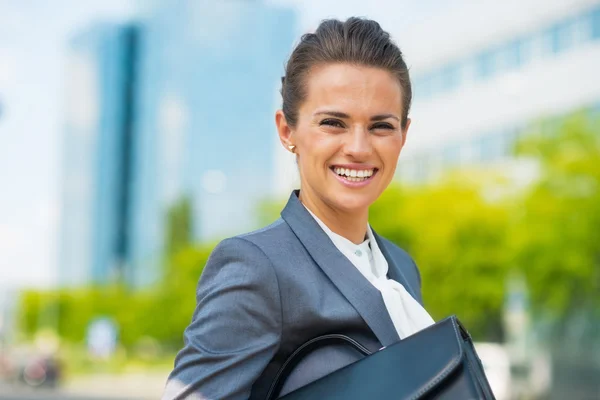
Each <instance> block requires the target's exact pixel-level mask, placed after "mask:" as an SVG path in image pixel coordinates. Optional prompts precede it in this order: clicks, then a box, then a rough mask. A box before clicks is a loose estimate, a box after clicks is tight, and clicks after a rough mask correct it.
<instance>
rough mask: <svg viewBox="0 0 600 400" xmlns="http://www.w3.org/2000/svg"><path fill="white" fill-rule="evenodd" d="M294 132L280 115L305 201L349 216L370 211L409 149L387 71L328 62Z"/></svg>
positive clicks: (395, 85)
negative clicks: (321, 203)
mask: <svg viewBox="0 0 600 400" xmlns="http://www.w3.org/2000/svg"><path fill="white" fill-rule="evenodd" d="M306 84H307V96H306V99H305V101H304V103H303V104H302V105H301V106H300V109H299V112H298V121H297V124H296V127H294V128H291V127H289V126H288V125H287V123H286V121H285V118H284V117H283V113H282V112H281V111H280V112H278V114H277V116H276V120H277V125H278V130H279V134H280V138H281V140H282V142H283V143H284V145H285V146H286V147H287V146H288V145H290V144H293V145H295V146H296V148H295V149H294V152H295V153H296V154H297V159H298V167H299V169H300V180H301V191H302V197H303V198H307V197H310V200H311V201H319V202H323V203H325V204H326V205H327V206H329V207H331V208H333V209H336V210H339V211H345V212H353V211H358V210H364V209H366V208H368V207H369V206H370V205H371V204H372V203H373V202H374V201H375V200H376V199H377V198H378V197H379V195H381V193H382V192H383V191H384V190H385V188H386V187H387V186H388V184H389V183H390V181H391V180H392V178H393V177H394V172H395V170H396V164H397V163H398V156H399V155H400V150H402V146H403V145H404V141H405V139H406V133H407V130H408V125H409V124H410V120H409V121H408V123H407V125H406V127H405V129H402V127H401V124H400V121H401V118H402V93H401V90H402V89H401V87H400V83H399V82H398V80H397V79H396V78H395V77H394V76H393V75H392V74H391V73H389V72H388V71H386V70H383V69H379V68H372V67H362V66H355V65H351V64H326V65H322V66H318V67H315V68H313V69H312V70H311V71H310V73H309V74H308V77H307V82H306Z"/></svg>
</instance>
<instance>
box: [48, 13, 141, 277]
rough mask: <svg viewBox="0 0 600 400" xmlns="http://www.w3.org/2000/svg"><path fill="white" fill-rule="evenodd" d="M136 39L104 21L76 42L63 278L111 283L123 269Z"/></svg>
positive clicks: (70, 80) (70, 69)
mask: <svg viewBox="0 0 600 400" xmlns="http://www.w3.org/2000/svg"><path fill="white" fill-rule="evenodd" d="M135 41H136V31H135V29H134V28H132V27H130V26H124V25H115V24H102V25H97V26H94V27H92V28H91V29H89V30H87V31H85V32H83V33H81V34H79V35H77V36H76V37H74V38H73V40H72V42H71V43H70V51H69V56H68V63H67V74H68V77H67V84H68V87H67V91H66V97H67V98H66V112H67V115H66V121H65V135H64V143H63V172H62V180H61V186H62V196H61V197H62V198H61V201H62V207H61V210H62V212H61V223H60V229H61V231H60V235H61V237H60V240H59V241H60V249H59V268H58V269H59V270H58V277H59V278H58V283H59V285H61V286H73V285H85V284H91V283H98V284H103V283H108V282H111V281H113V280H116V279H118V278H119V276H120V275H122V274H123V268H124V266H125V264H126V256H127V247H128V241H127V236H126V234H127V224H128V202H129V201H128V193H127V185H128V182H129V172H130V170H129V153H130V151H129V147H130V142H131V134H132V131H131V118H132V109H131V104H132V102H131V95H132V93H133V86H132V85H133V83H134V80H133V79H132V77H133V61H134V59H135Z"/></svg>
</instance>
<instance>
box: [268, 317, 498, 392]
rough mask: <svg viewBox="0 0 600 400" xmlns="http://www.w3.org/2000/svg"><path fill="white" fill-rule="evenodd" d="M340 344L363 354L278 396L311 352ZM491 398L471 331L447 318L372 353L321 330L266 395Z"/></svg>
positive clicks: (296, 354)
mask: <svg viewBox="0 0 600 400" xmlns="http://www.w3.org/2000/svg"><path fill="white" fill-rule="evenodd" d="M340 343H344V344H346V345H348V346H351V347H352V348H354V349H356V350H358V351H359V352H361V353H362V354H364V355H365V357H364V358H363V359H361V360H359V361H357V362H355V363H353V364H350V365H348V366H346V367H344V368H341V369H339V370H337V371H334V372H333V373H331V374H329V375H326V376H324V377H322V378H321V379H318V380H316V381H314V382H312V383H310V384H308V385H306V386H303V387H301V388H299V389H297V390H294V391H293V392H290V393H288V394H286V395H285V396H283V397H277V396H278V395H279V392H280V390H281V388H282V387H283V384H284V383H285V380H286V378H287V376H288V375H289V374H290V373H291V372H292V370H293V369H294V367H295V366H296V365H297V364H298V363H299V362H300V361H301V360H302V358H303V357H304V356H306V355H307V354H308V353H310V352H311V351H313V350H315V349H317V348H320V347H322V346H327V345H331V344H340ZM277 398H279V399H282V400H320V399H332V400H335V399H340V400H342V399H343V400H358V399H360V400H365V399H377V400H387V399H394V400H409V399H410V400H416V399H436V400H438V399H439V400H480V399H483V400H489V399H492V400H494V399H495V398H494V395H493V393H492V390H491V388H490V385H489V383H488V381H487V378H486V376H485V373H484V371H483V366H482V365H481V361H480V360H479V357H478V356H477V353H476V352H475V348H474V347H473V342H472V340H471V336H470V335H469V333H468V332H467V330H466V329H465V328H464V327H463V326H462V324H461V323H460V322H459V321H458V319H457V318H456V316H452V317H448V318H446V319H444V320H443V321H440V322H438V323H436V324H435V325H432V326H430V327H428V328H426V329H424V330H422V331H420V332H418V333H416V334H414V335H412V336H409V337H408V338H406V339H404V340H401V341H399V342H397V343H394V344H393V345H390V346H388V347H385V348H383V349H381V350H379V351H377V352H375V353H372V354H371V353H370V352H369V350H368V349H366V348H365V347H364V346H362V345H361V344H360V343H358V342H356V341H355V340H353V339H352V338H349V337H347V336H344V335H336V334H333V335H325V336H319V337H317V338H314V339H312V340H310V341H308V342H306V343H305V344H303V345H302V346H300V347H299V348H298V349H297V350H296V351H295V352H294V353H293V354H292V355H291V356H290V357H289V358H288V359H287V361H286V362H285V363H284V364H283V365H282V367H281V369H280V370H279V372H278V373H277V375H276V377H275V380H274V381H273V384H272V385H271V388H270V390H269V394H268V395H267V400H274V399H277Z"/></svg>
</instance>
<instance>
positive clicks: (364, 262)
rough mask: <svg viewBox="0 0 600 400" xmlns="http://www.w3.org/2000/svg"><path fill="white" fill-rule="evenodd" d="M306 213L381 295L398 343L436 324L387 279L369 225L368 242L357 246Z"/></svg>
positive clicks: (411, 298) (386, 267)
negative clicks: (398, 339)
mask: <svg viewBox="0 0 600 400" xmlns="http://www.w3.org/2000/svg"><path fill="white" fill-rule="evenodd" d="M307 210H308V208H307ZM308 212H309V213H310V214H311V215H312V216H313V217H314V219H315V221H317V223H318V224H319V225H320V226H321V228H322V229H323V230H324V231H325V233H326V234H327V236H329V238H330V239H331V241H332V242H333V244H334V245H335V247H337V249H338V250H339V251H340V252H341V253H342V254H343V255H344V256H346V258H348V260H350V262H351V263H352V264H354V266H355V267H356V268H357V269H358V270H359V271H360V272H361V274H363V276H364V277H365V278H367V280H368V281H369V282H371V284H372V285H373V286H375V287H376V288H377V289H378V290H379V291H380V292H381V297H382V298H383V302H384V304H385V307H386V308H387V311H388V313H389V314H390V318H391V319H392V322H393V323H394V327H395V328H396V331H397V332H398V336H400V339H404V338H406V337H408V336H410V335H412V334H414V333H417V332H418V331H420V330H421V329H424V328H426V327H428V326H430V325H433V324H434V323H435V322H434V321H433V319H432V318H431V316H430V315H429V313H428V312H427V311H426V310H425V309H424V308H423V306H421V304H419V302H417V301H416V300H415V299H414V298H413V297H412V296H411V295H410V293H408V292H407V291H406V289H405V288H404V286H403V285H402V284H400V283H399V282H396V281H395V280H393V279H388V277H387V272H388V263H387V260H386V259H385V257H384V255H383V253H382V252H381V250H380V249H379V246H378V245H377V240H375V237H374V236H373V231H372V230H371V227H370V226H369V225H367V239H366V240H365V241H364V242H362V243H360V244H354V243H352V242H351V241H350V240H348V239H346V238H345V237H343V236H341V235H338V234H337V233H335V232H333V231H332V230H331V229H329V228H328V227H327V225H325V224H324V223H323V221H321V220H320V219H319V218H317V216H316V215H314V214H313V213H312V212H311V211H310V210H308Z"/></svg>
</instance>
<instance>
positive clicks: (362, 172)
mask: <svg viewBox="0 0 600 400" xmlns="http://www.w3.org/2000/svg"><path fill="white" fill-rule="evenodd" d="M329 169H330V170H331V171H332V172H333V173H334V174H336V175H337V177H338V178H339V179H341V180H342V181H345V182H348V183H353V184H356V183H361V182H368V181H370V180H372V179H373V177H374V176H375V175H376V174H377V172H378V171H379V169H378V168H363V169H361V168H345V167H342V166H337V165H332V166H331V167H329Z"/></svg>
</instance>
